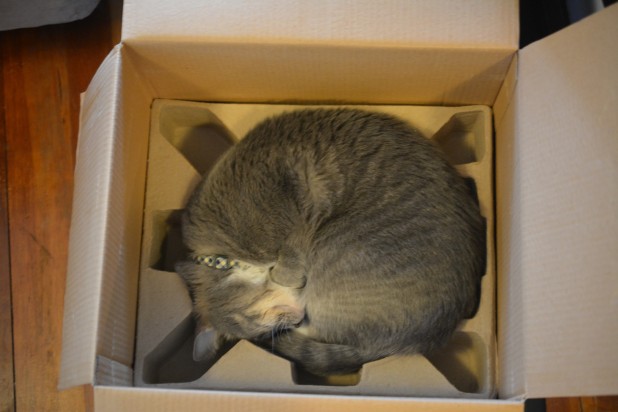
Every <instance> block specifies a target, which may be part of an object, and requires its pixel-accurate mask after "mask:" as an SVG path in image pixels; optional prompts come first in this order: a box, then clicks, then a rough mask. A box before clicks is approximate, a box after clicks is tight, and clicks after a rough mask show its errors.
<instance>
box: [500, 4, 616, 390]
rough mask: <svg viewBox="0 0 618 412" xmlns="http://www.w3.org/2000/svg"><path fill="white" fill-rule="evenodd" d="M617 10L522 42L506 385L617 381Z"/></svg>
mask: <svg viewBox="0 0 618 412" xmlns="http://www.w3.org/2000/svg"><path fill="white" fill-rule="evenodd" d="M617 21H618V5H615V6H612V7H609V8H608V9H607V10H605V11H602V12H599V13H597V14H595V15H593V16H591V17H589V18H588V19H585V20H583V21H581V22H579V23H577V24H575V25H573V26H571V27H569V28H567V29H565V30H562V31H561V32H558V33H556V34H554V35H552V36H550V37H548V38H546V39H544V40H542V41H539V42H537V43H534V44H532V45H530V46H528V47H526V48H525V49H523V50H522V51H520V54H519V76H518V80H517V85H516V88H515V95H514V99H513V101H512V102H511V107H510V108H509V111H512V112H511V113H510V114H509V113H508V112H507V115H506V116H505V122H507V123H508V122H513V126H514V127H513V130H514V135H513V136H512V139H506V141H503V142H500V141H498V145H499V146H500V145H501V148H499V149H498V162H499V163H498V164H499V165H500V168H501V172H499V180H498V185H499V188H498V194H499V196H498V199H499V202H498V214H499V220H500V221H501V222H502V225H503V227H502V230H501V231H499V236H500V237H499V239H498V244H499V245H500V248H501V249H502V251H501V253H500V256H502V261H501V262H500V267H499V271H500V272H502V275H501V279H508V280H507V281H508V282H509V285H508V287H506V286H507V285H502V286H501V289H502V290H503V291H504V293H502V295H501V296H500V298H501V300H502V302H500V305H501V306H503V305H508V307H509V310H511V314H510V315H509V316H508V318H507V319H504V318H502V319H501V320H500V321H501V323H504V322H506V323H505V324H503V326H502V328H503V329H505V332H504V333H502V334H501V335H500V340H501V341H502V348H503V350H504V351H505V352H506V353H503V354H502V355H503V358H504V359H505V364H504V365H502V366H503V369H507V370H508V371H509V373H508V375H504V379H503V381H502V382H501V385H502V386H501V391H502V396H505V395H507V396H509V395H519V394H521V391H522V390H523V391H525V395H526V396H527V397H545V396H574V395H580V396H581V395H593V394H594V395H600V394H614V393H618V379H616V376H618V352H617V351H616V346H617V344H618V316H616V310H617V308H618V295H617V291H618V278H617V277H616V274H617V273H618V237H617V236H616V233H618V184H617V182H618V138H617V136H618V116H617V115H616V113H617V112H616V108H617V107H618V93H617V92H616V91H617V90H618V70H617V69H618V49H616V47H615V42H616V39H618V25H617V24H616V22H617ZM503 127H504V128H505V129H506V128H507V125H503ZM505 160H506V162H505ZM509 166H512V168H511V170H510V171H506V170H505V168H506V167H509Z"/></svg>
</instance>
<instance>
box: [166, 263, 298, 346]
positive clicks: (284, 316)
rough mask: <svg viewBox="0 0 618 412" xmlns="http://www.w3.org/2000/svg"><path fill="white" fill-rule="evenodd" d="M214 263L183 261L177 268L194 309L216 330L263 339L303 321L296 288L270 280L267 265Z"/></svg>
mask: <svg viewBox="0 0 618 412" xmlns="http://www.w3.org/2000/svg"><path fill="white" fill-rule="evenodd" d="M214 266H215V265H213V267H210V266H208V265H207V264H205V263H204V262H199V263H196V262H183V263H181V264H179V265H178V267H177V270H178V272H179V274H180V275H181V276H182V277H183V278H184V279H185V282H186V283H187V285H188V287H189V290H190V292H191V295H192V299H193V305H194V311H195V312H196V313H197V314H198V316H199V317H200V318H201V319H202V320H205V321H206V322H208V323H209V324H210V325H212V327H214V329H215V330H217V332H219V333H222V334H224V335H226V336H228V337H230V338H241V339H265V338H269V337H270V336H271V335H272V334H273V333H276V332H279V331H282V330H285V329H291V328H294V327H295V326H297V325H298V324H300V323H301V322H302V321H303V318H304V316H305V311H304V308H303V306H302V304H301V300H300V296H299V291H298V290H296V289H292V288H287V287H283V286H281V285H278V284H276V283H274V282H272V281H271V280H270V278H269V271H270V268H271V265H263V264H249V263H246V262H237V263H236V264H234V265H230V266H231V267H229V268H225V267H223V268H216V267H214ZM219 266H221V265H219ZM223 266H225V265H223Z"/></svg>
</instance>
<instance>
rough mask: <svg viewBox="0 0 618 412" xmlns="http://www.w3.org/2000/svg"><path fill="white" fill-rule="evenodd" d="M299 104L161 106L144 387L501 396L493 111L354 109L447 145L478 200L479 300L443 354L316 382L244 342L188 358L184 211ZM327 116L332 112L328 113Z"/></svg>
mask: <svg viewBox="0 0 618 412" xmlns="http://www.w3.org/2000/svg"><path fill="white" fill-rule="evenodd" d="M305 107H317V106H301V105H275V104H273V105H268V104H225V103H196V102H187V101H174V100H155V101H154V104H153V106H152V111H151V130H150V143H149V157H148V172H147V182H146V198H145V211H144V232H143V240H142V258H141V266H140V281H139V307H138V315H137V316H138V318H137V319H138V325H137V342H136V358H135V375H134V381H135V382H134V383H135V385H136V386H151V387H152V386H154V387H172V388H196V389H199V388H201V389H226V390H244V391H268V392H296V393H337V394H358V395H389V396H427V397H468V398H490V397H494V396H495V394H496V390H495V363H496V361H495V359H496V354H495V343H494V342H495V269H494V266H495V261H494V236H493V233H494V215H493V185H492V162H493V160H492V126H491V111H490V109H489V108H488V107H486V106H465V107H428V106H358V105H357V106H350V105H348V106H347V107H358V108H363V109H366V110H372V111H380V112H385V113H390V114H393V115H395V116H397V117H399V118H401V119H403V120H406V121H408V122H409V123H410V124H411V125H412V126H414V127H415V128H416V129H418V130H419V131H420V132H421V133H423V134H424V135H425V136H427V137H428V138H433V139H435V141H436V142H437V143H438V145H440V146H441V147H442V149H443V150H444V152H445V153H446V155H447V158H448V159H449V161H450V162H451V163H452V164H453V165H455V167H456V168H457V170H458V171H459V172H460V174H462V175H463V176H464V177H465V178H466V181H467V182H468V183H469V185H470V186H471V188H472V189H473V190H474V191H475V192H476V193H477V197H478V201H479V205H480V208H481V213H482V214H483V216H484V218H485V220H486V223H487V269H486V273H485V275H484V277H483V281H482V294H481V302H480V306H479V309H478V312H477V314H476V315H475V317H474V318H472V319H468V320H465V321H464V322H462V323H461V325H460V326H459V328H458V330H457V332H456V333H455V334H454V335H453V337H452V339H451V341H450V343H449V344H448V345H447V346H446V347H445V348H444V349H442V350H440V351H437V352H435V353H432V354H431V355H428V356H427V357H424V356H420V355H414V356H392V357H388V358H385V359H381V360H378V361H375V362H371V363H368V364H365V365H364V366H363V367H362V369H361V370H360V371H359V373H357V374H353V375H347V376H344V377H337V378H332V379H329V378H324V379H317V378H315V377H311V376H307V375H303V374H302V373H299V372H298V371H297V370H296V368H295V367H294V365H293V364H292V363H290V362H288V361H287V360H285V359H282V358H280V357H278V356H276V355H274V354H272V353H270V352H268V351H266V350H263V349H261V348H259V347H257V346H255V345H253V344H252V343H250V342H248V341H241V342H239V343H238V344H236V345H235V346H233V347H231V348H225V350H224V351H222V352H221V353H220V354H219V357H218V359H217V360H216V361H215V362H212V361H211V362H209V363H205V362H202V363H199V362H195V361H193V359H192V351H193V335H194V330H195V324H194V321H193V318H192V316H191V302H190V299H189V296H188V293H187V291H186V288H185V286H184V284H183V282H182V281H181V279H180V277H179V276H178V275H177V274H176V273H174V264H175V262H176V261H178V260H180V259H183V258H184V257H185V253H186V251H185V250H183V247H182V242H181V239H180V219H179V217H180V213H181V211H182V208H183V207H184V205H185V204H186V202H187V200H188V197H189V195H190V194H191V192H192V191H193V189H194V187H195V186H196V184H197V183H198V182H199V180H200V179H201V176H202V175H203V174H205V173H207V172H208V170H209V169H210V167H211V166H212V165H213V164H214V162H215V161H216V159H217V158H218V157H219V155H221V154H222V153H223V152H224V151H225V150H226V149H227V148H229V147H230V146H231V145H233V144H234V142H236V141H238V140H239V139H240V138H242V137H243V136H244V135H245V134H246V133H247V132H248V131H249V130H250V129H251V128H252V127H253V126H254V125H255V124H256V123H258V122H259V121H261V120H262V119H264V118H266V117H269V116H272V115H275V114H278V113H282V112H284V111H290V110H294V109H300V108H305ZM320 107H324V106H320Z"/></svg>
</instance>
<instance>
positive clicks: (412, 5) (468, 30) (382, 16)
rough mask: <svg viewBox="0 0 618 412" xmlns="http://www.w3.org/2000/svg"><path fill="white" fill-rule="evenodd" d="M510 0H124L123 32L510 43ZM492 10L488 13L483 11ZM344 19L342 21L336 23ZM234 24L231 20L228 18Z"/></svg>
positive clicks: (513, 18) (513, 23)
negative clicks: (281, 0)
mask: <svg viewBox="0 0 618 412" xmlns="http://www.w3.org/2000/svg"><path fill="white" fill-rule="evenodd" d="M518 11H519V10H518V3H517V1H499V2H496V1H494V0H468V1H466V2H465V3H462V2H460V1H458V0H448V1H439V2H438V1H431V2H428V1H423V0H420V1H419V0H416V1H410V0H387V1H381V2H374V1H371V0H363V1H356V2H349V1H347V0H330V1H327V2H324V1H318V2H306V1H302V0H293V1H288V2H285V3H281V2H279V1H277V0H266V1H260V2H254V1H251V0H244V1H234V2H225V4H224V3H223V2H216V3H213V2H210V3H203V2H196V1H192V0H180V1H175V2H173V3H171V2H169V1H165V0H148V1H144V0H127V1H125V5H124V15H123V28H122V38H123V40H124V41H129V42H134V41H140V40H142V39H151V40H152V39H157V40H160V39H166V38H175V39H176V40H178V39H181V38H183V39H186V40H189V41H194V40H198V39H202V40H203V39H210V40H214V39H219V40H222V39H229V40H234V41H238V42H242V43H253V42H259V43H264V42H266V43H272V42H277V43H289V44H297V43H298V42H299V41H301V42H304V41H306V40H307V39H312V40H313V41H316V42H328V43H333V42H335V41H336V42H341V43H342V44H346V45H353V44H364V45H367V44H380V45H388V44H408V45H411V44H414V45H431V46H433V47H436V46H437V47H443V46H448V47H452V46H453V45H455V46H457V47H466V48H468V47H479V48H509V49H512V50H516V49H517V44H518V37H519V31H518V28H519V25H518ZM488 16H491V17H492V18H491V19H488V18H487V17H488ZM343 22H345V24H342V23H343ZM232 23H233V24H232Z"/></svg>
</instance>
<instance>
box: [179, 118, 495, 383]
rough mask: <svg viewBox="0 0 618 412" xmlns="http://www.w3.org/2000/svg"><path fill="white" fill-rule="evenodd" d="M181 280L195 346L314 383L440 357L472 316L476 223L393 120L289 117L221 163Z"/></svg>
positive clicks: (195, 199)
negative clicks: (256, 359) (400, 358)
mask: <svg viewBox="0 0 618 412" xmlns="http://www.w3.org/2000/svg"><path fill="white" fill-rule="evenodd" d="M182 229H183V239H184V242H185V243H186V245H187V246H188V248H189V249H190V250H191V253H192V260H189V261H185V262H182V263H180V264H178V265H177V271H178V272H179V273H180V275H181V276H182V277H183V278H184V280H185V282H186V283H187V285H188V288H189V290H190V294H191V297H192V300H193V303H194V312H195V314H196V315H197V317H198V319H199V323H200V324H201V325H202V327H201V330H202V331H203V332H202V333H201V334H200V336H199V337H198V338H197V340H196V347H195V348H196V349H195V353H194V356H195V357H196V358H204V357H207V356H211V355H212V354H213V353H214V352H215V351H216V350H217V348H218V347H220V346H221V345H222V344H224V343H225V342H226V341H234V340H238V339H248V340H251V341H253V342H255V343H257V344H259V345H262V346H264V347H268V348H269V349H272V350H274V351H275V352H276V353H278V354H280V355H281V356H283V357H285V358H287V359H289V360H292V361H294V362H296V364H297V365H300V367H301V368H304V369H305V370H307V371H309V372H311V373H314V374H318V375H326V374H343V373H349V372H353V371H356V370H358V369H359V368H360V367H361V366H362V365H363V364H364V363H366V362H370V361H373V360H377V359H380V358H383V357H386V356H389V355H393V354H411V353H427V352H429V351H431V350H433V349H435V348H438V347H440V346H442V345H444V344H445V343H446V342H447V340H448V339H449V337H450V336H451V334H452V333H453V331H454V330H455V328H456V327H457V325H458V323H459V322H460V321H461V320H462V319H464V318H468V317H472V316H473V315H474V313H475V312H476V310H477V306H478V302H479V296H480V282H481V277H482V275H483V273H484V271H485V253H486V252H485V231H484V220H483V218H482V217H481V214H480V212H479V207H478V205H477V203H476V199H475V198H474V196H473V194H472V193H471V191H470V189H469V188H468V186H467V185H466V184H465V182H464V180H463V179H462V178H461V177H460V176H459V175H458V174H457V172H456V171H455V170H454V169H453V168H452V167H451V166H450V165H449V164H448V163H447V161H446V160H445V159H444V157H443V155H442V154H441V152H440V151H439V150H438V148H437V147H436V146H435V145H434V144H433V143H432V142H431V141H430V140H428V139H426V138H424V137H423V136H421V135H420V133H419V132H417V131H416V130H414V129H413V128H411V127H410V126H409V125H407V124H406V123H404V122H403V121H401V120H398V119H396V118H394V117H391V116H389V115H385V114H379V113H373V112H367V111H362V110H355V109H312V110H299V111H294V112H289V113H285V114H283V115H279V116H275V117H272V118H270V119H267V120H265V121H263V122H262V123H260V124H258V125H257V126H256V127H255V128H254V129H253V130H251V131H250V132H249V133H248V134H247V136H246V137H245V138H244V139H243V140H241V141H240V142H239V143H238V144H237V145H235V146H234V147H232V148H231V149H230V150H229V151H228V152H226V153H225V154H224V155H223V156H222V158H221V159H220V160H219V161H218V162H217V164H216V165H215V167H214V168H213V170H212V171H211V173H210V174H209V175H208V176H207V177H206V178H205V179H204V180H203V181H202V182H201V183H200V184H199V186H198V187H197V189H196V190H195V192H194V193H193V195H192V197H191V199H190V201H189V203H188V205H187V207H186V210H185V214H184V216H183V228H182Z"/></svg>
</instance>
